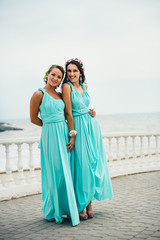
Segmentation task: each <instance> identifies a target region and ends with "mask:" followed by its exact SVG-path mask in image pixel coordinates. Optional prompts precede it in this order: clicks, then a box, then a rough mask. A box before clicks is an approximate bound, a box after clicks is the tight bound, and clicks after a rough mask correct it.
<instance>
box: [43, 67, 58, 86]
mask: <svg viewBox="0 0 160 240" xmlns="http://www.w3.org/2000/svg"><path fill="white" fill-rule="evenodd" d="M55 66H56V65H55V64H53V65H52V66H51V67H50V68H49V69H48V70H47V72H46V73H45V75H44V77H43V82H46V81H47V74H48V72H49V70H50V69H51V68H52V67H55Z"/></svg>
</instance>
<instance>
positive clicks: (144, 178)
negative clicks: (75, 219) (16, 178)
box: [0, 171, 160, 240]
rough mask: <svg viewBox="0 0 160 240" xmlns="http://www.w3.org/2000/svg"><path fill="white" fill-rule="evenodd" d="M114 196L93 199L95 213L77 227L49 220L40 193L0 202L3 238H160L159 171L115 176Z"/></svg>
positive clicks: (0, 235) (0, 227)
mask: <svg viewBox="0 0 160 240" xmlns="http://www.w3.org/2000/svg"><path fill="white" fill-rule="evenodd" d="M112 184H113V190H114V199H113V200H110V201H103V202H98V201H94V202H93V206H94V211H95V217H94V218H93V219H89V220H87V221H81V223H80V225H78V226H76V227H72V226H71V222H70V220H69V219H68V220H65V221H64V223H63V224H61V225H58V224H55V223H54V222H47V221H46V220H45V219H44V218H43V216H42V211H41V204H42V202H41V195H35V196H31V197H25V198H19V199H16V200H11V201H4V202H1V203H0V239H1V240H2V239H31V240H34V239H35V240H36V239H37V240H41V239H42V240H46V239H57V240H58V239H62V240H63V239H64V240H71V239H80V240H81V239H82V240H83V239H87V240H90V239H91V240H99V239H106V240H112V239H114V240H119V239H139V240H140V239H148V240H151V239H153V240H156V239H160V171H159V172H151V173H143V174H136V175H130V176H124V177H119V178H115V179H112Z"/></svg>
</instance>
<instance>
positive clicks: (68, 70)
mask: <svg viewBox="0 0 160 240" xmlns="http://www.w3.org/2000/svg"><path fill="white" fill-rule="evenodd" d="M67 72H68V73H69V72H71V70H70V69H67ZM73 72H74V73H76V72H78V70H77V69H74V70H73Z"/></svg>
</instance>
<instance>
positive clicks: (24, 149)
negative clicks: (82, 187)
mask: <svg viewBox="0 0 160 240" xmlns="http://www.w3.org/2000/svg"><path fill="white" fill-rule="evenodd" d="M38 142H39V138H24V139H6V140H0V153H1V156H0V200H4V199H11V198H15V197H19V196H25V195H29V194H35V193H38V192H41V184H40V181H41V178H40V153H39V149H38V148H37V146H38ZM103 142H104V147H105V150H106V154H107V160H108V165H109V170H110V175H111V177H116V176H120V175H126V174H132V173H139V172H146V171H153V170H160V134H157V133H153V134H142V133H141V134H103ZM1 165H2V166H1ZM38 170H39V171H38Z"/></svg>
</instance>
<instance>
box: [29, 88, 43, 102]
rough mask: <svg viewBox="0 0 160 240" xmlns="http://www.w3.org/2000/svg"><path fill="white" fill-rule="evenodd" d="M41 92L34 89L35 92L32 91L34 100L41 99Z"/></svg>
mask: <svg viewBox="0 0 160 240" xmlns="http://www.w3.org/2000/svg"><path fill="white" fill-rule="evenodd" d="M43 94H44V93H43V92H42V91H39V90H38V91H36V92H34V93H33V95H32V99H34V100H42V98H43Z"/></svg>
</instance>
